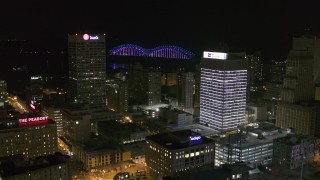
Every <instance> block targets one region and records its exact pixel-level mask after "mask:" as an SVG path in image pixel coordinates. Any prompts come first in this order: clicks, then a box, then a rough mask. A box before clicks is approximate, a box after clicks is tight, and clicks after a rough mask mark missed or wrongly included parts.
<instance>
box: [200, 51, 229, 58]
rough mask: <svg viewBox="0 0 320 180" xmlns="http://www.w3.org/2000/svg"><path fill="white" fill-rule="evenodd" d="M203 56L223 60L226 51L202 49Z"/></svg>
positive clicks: (225, 56)
mask: <svg viewBox="0 0 320 180" xmlns="http://www.w3.org/2000/svg"><path fill="white" fill-rule="evenodd" d="M203 58H208V59H222V60H225V59H227V53H221V52H209V51H203Z"/></svg>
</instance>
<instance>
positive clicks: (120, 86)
mask: <svg viewBox="0 0 320 180" xmlns="http://www.w3.org/2000/svg"><path fill="white" fill-rule="evenodd" d="M107 95H108V96H107V107H108V108H109V109H111V110H114V111H116V112H119V113H126V112H128V82H127V81H120V80H118V81H117V80H112V79H110V80H108V81H107Z"/></svg>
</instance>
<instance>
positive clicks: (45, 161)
mask: <svg viewBox="0 0 320 180" xmlns="http://www.w3.org/2000/svg"><path fill="white" fill-rule="evenodd" d="M68 159H69V156H66V155H62V154H61V153H56V154H55V155H48V156H40V157H37V158H35V159H31V160H28V161H25V160H24V159H23V157H22V156H19V155H18V156H10V157H3V158H0V174H1V177H2V178H5V177H10V176H14V175H17V174H23V173H27V172H31V171H34V170H37V169H41V168H46V167H50V166H54V165H59V164H63V163H66V162H67V161H68Z"/></svg>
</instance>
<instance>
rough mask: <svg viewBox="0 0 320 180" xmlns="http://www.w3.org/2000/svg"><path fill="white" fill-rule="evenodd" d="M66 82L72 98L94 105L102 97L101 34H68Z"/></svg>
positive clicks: (103, 55)
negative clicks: (67, 77)
mask: <svg viewBox="0 0 320 180" xmlns="http://www.w3.org/2000/svg"><path fill="white" fill-rule="evenodd" d="M68 54H69V57H68V58H69V83H70V84H69V85H70V89H69V90H70V94H71V96H72V98H73V100H74V101H76V102H84V103H90V104H96V105H103V104H105V99H106V84H105V80H106V43H105V35H103V34H94V35H92V34H72V35H69V37H68Z"/></svg>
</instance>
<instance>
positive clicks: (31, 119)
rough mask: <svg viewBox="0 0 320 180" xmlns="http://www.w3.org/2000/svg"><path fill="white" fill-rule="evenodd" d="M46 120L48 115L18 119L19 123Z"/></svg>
mask: <svg viewBox="0 0 320 180" xmlns="http://www.w3.org/2000/svg"><path fill="white" fill-rule="evenodd" d="M47 120H48V116H40V117H28V118H23V119H19V123H29V122H44V121H47Z"/></svg>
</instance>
